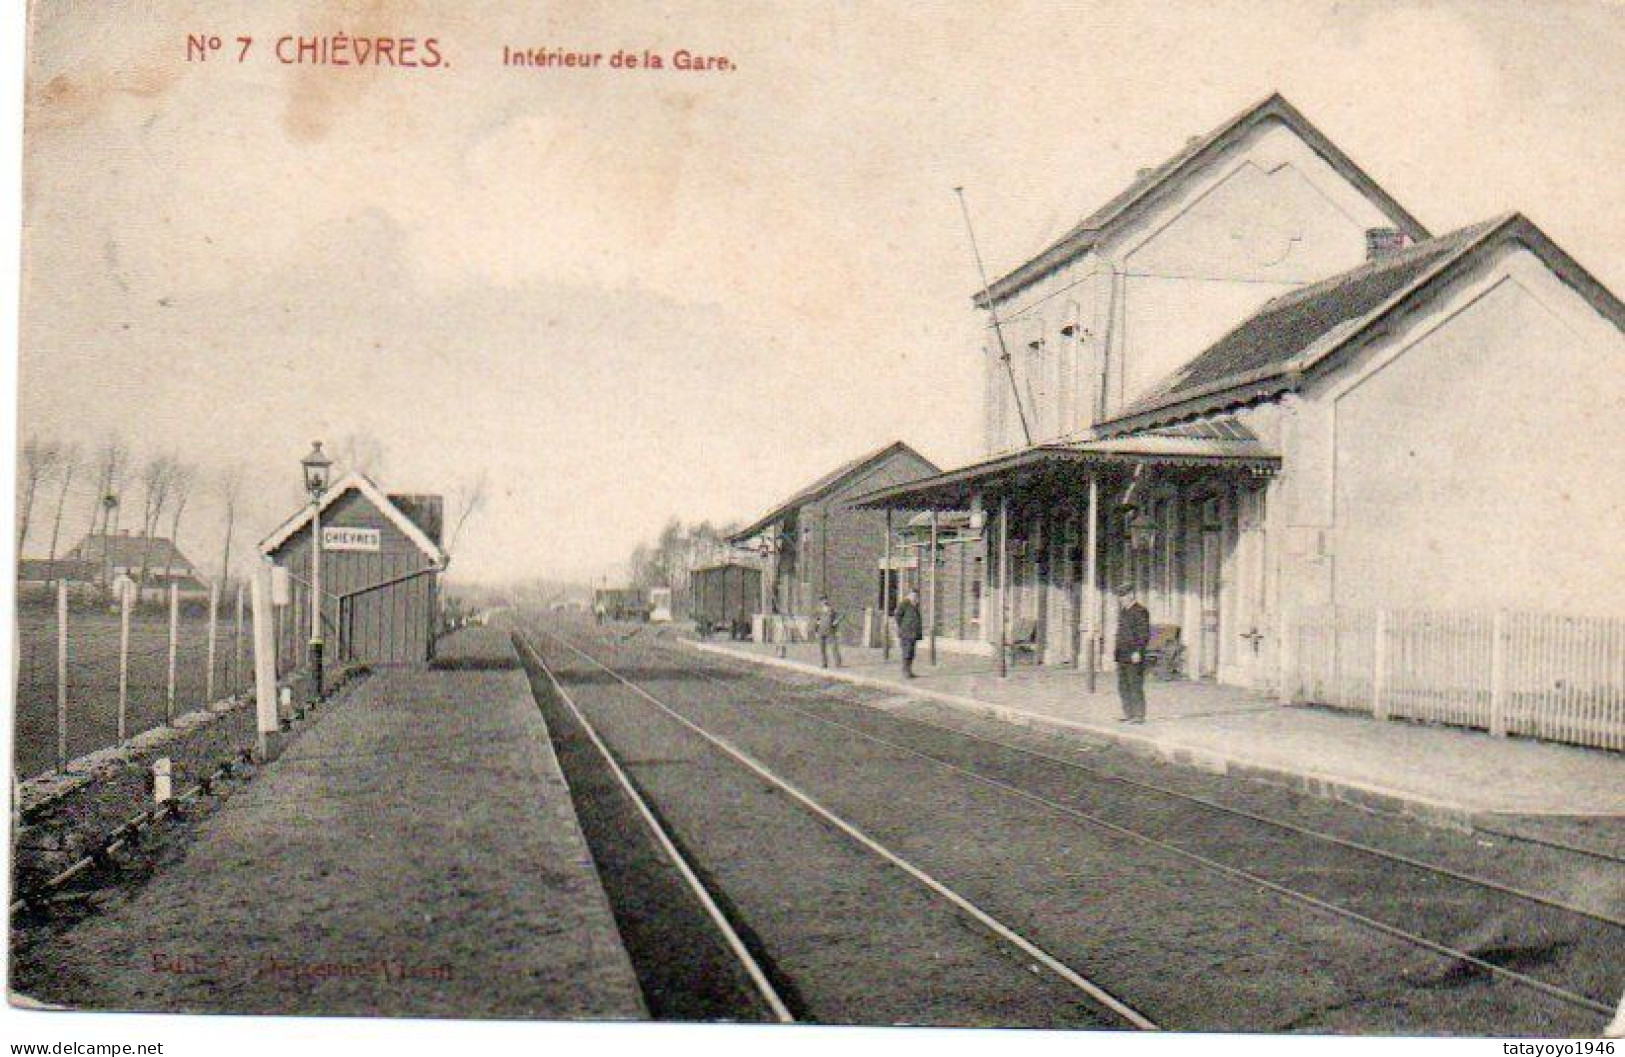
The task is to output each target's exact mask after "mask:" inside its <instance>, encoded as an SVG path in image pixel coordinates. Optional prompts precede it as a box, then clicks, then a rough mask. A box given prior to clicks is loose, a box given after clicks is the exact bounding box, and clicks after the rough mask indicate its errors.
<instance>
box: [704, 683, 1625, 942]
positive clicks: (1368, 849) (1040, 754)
mask: <svg viewBox="0 0 1625 1057" xmlns="http://www.w3.org/2000/svg"><path fill="white" fill-rule="evenodd" d="M718 670H721V671H725V672H728V673H729V674H745V675H747V676H748V677H750V678H756V679H761V680H763V681H767V682H773V683H776V684H778V685H781V686H783V687H785V688H787V689H790V690H794V691H797V692H798V693H801V694H805V695H809V696H812V697H815V698H818V699H820V700H822V701H827V702H830V703H832V704H835V705H838V706H841V707H843V708H848V709H865V710H867V711H869V712H871V713H874V714H876V715H880V716H884V717H885V718H886V720H887V721H888V722H895V723H902V724H907V725H909V726H912V727H920V728H927V729H930V730H933V731H938V732H941V733H943V734H946V735H950V736H952V737H955V738H963V739H967V740H970V741H975V742H978V743H980V744H984V745H988V746H990V747H993V748H996V749H998V750H1001V751H1004V752H1009V753H1014V754H1017V755H1020V756H1023V757H1027V758H1029V759H1034V760H1040V761H1043V762H1044V763H1046V764H1053V765H1055V766H1057V767H1062V768H1065V769H1066V770H1068V771H1069V772H1074V773H1079V774H1086V775H1088V776H1089V777H1090V778H1091V779H1094V780H1099V781H1103V782H1110V783H1113V784H1116V785H1121V786H1124V787H1127V788H1131V789H1135V790H1138V791H1142V792H1145V793H1149V794H1154V795H1156V796H1160V797H1167V798H1169V799H1172V800H1178V801H1181V802H1183V803H1187V804H1191V805H1195V806H1197V807H1200V808H1202V809H1204V810H1206V811H1211V812H1215V813H1218V814H1223V815H1227V816H1230V817H1232V818H1237V819H1244V820H1246V821H1248V822H1254V823H1258V824H1259V825H1262V826H1267V827H1270V828H1272V829H1276V830H1280V831H1283V832H1286V833H1292V834H1296V835H1298V836H1301V837H1305V838H1308V839H1310V840H1313V841H1315V842H1317V843H1320V844H1324V845H1328V846H1333V847H1337V848H1342V849H1345V850H1348V851H1352V852H1357V853H1359V854H1361V855H1365V856H1370V857H1372V858H1379V859H1383V860H1386V861H1388V862H1390V863H1393V864H1396V865H1400V866H1405V867H1409V868H1412V869H1416V870H1421V871H1425V872H1427V873H1430V874H1433V875H1435V876H1438V877H1443V878H1448V879H1450V880H1452V881H1456V882H1460V883H1463V884H1468V885H1472V886H1473V887H1475V888H1479V889H1483V890H1485V891H1491V892H1495V893H1498V894H1500V895H1505V896H1510V897H1513V898H1516V899H1520V900H1524V901H1527V902H1530V903H1536V904H1540V905H1542V906H1546V907H1550V908H1552V909H1554V910H1559V911H1562V912H1564V913H1568V914H1573V915H1576V916H1578V917H1585V918H1590V919H1592V920H1594V921H1597V922H1599V923H1601V924H1604V925H1609V926H1612V927H1615V928H1620V929H1625V918H1622V917H1620V916H1618V915H1614V914H1609V913H1605V912H1602V911H1598V910H1594V909H1591V908H1589V907H1583V906H1579V905H1577V904H1575V903H1573V902H1571V901H1568V900H1564V899H1559V898H1557V897H1555V896H1550V895H1543V894H1541V893H1538V892H1534V891H1531V890H1529V889H1526V888H1520V887H1518V886H1516V885H1509V884H1505V883H1503V882H1500V881H1496V880H1493V879H1491V878H1486V877H1481V876H1478V875H1475V874H1470V873H1466V872H1464V871H1461V870H1456V869H1452V868H1450V867H1448V866H1443V865H1440V864H1438V863H1431V862H1427V861H1425V860H1422V859H1419V858H1416V857H1415V856H1411V855H1405V854H1403V853H1401V852H1395V851H1393V850H1391V849H1387V848H1381V847H1378V846H1377V845H1374V844H1369V843H1367V842H1364V841H1357V840H1351V839H1349V838H1347V837H1340V836H1337V835H1336V834H1333V833H1327V832H1325V831H1323V830H1317V829H1314V828H1313V827H1310V826H1305V825H1302V824H1299V823H1296V822H1289V821H1287V820H1285V819H1281V818H1274V817H1271V816H1269V815H1262V814H1259V813H1258V812H1255V811H1248V810H1246V809H1244V808H1238V807H1236V806H1234V805H1231V804H1224V803H1221V802H1219V801H1217V800H1214V799H1212V798H1210V797H1205V796H1200V795H1197V794H1194V793H1189V792H1185V791H1184V790H1179V789H1174V788H1171V787H1169V786H1165V785H1160V784H1158V783H1156V782H1148V781H1144V780H1142V779H1136V778H1129V777H1126V776H1124V775H1121V774H1115V773H1113V772H1110V771H1106V770H1102V769H1100V768H1098V767H1090V766H1089V765H1087V764H1085V763H1081V762H1079V761H1078V760H1075V759H1068V758H1066V757H1063V756H1058V755H1056V754H1054V753H1047V752H1044V751H1042V750H1039V749H1034V748H1031V747H1029V746H1025V745H1016V744H1013V743H1011V742H1007V741H1003V740H1001V739H999V738H993V737H989V736H987V735H984V734H977V733H975V732H974V731H967V730H963V729H961V728H959V727H954V726H950V725H948V724H945V723H933V722H931V721H930V720H927V719H922V718H921V717H919V716H914V715H905V714H901V713H897V712H893V711H884V712H882V711H881V710H879V709H875V708H874V707H873V706H870V705H865V704H861V703H857V702H853V701H851V700H849V699H846V698H843V697H839V696H837V695H835V694H832V693H830V692H829V691H828V690H826V689H823V688H819V687H809V686H806V685H803V684H801V683H797V682H793V681H791V680H788V679H781V678H779V677H778V676H776V675H773V674H770V673H768V672H765V671H759V670H756V667H755V666H752V667H749V668H738V667H734V666H723V667H721V668H715V667H713V668H709V669H708V668H706V667H703V666H696V668H695V671H696V672H697V673H698V674H700V675H701V676H702V677H703V678H706V679H708V680H710V681H711V682H713V683H715V684H716V685H719V686H727V685H728V684H727V683H726V682H725V681H723V680H719V679H717V678H716V677H715V676H714V675H713V674H712V673H713V672H715V671H718ZM783 707H786V708H788V709H790V710H791V711H796V712H799V713H801V714H802V715H805V716H807V717H809V718H812V719H816V720H819V721H821V722H827V723H834V724H835V725H836V726H842V727H847V728H848V729H853V730H856V728H852V727H850V725H848V724H844V723H841V722H839V721H837V720H832V719H830V718H829V717H827V716H820V715H817V714H815V713H812V712H809V711H807V710H806V709H802V708H797V707H796V706H793V705H785V706H783ZM857 732H858V733H862V734H865V735H866V736H867V735H869V734H870V733H872V732H869V731H857ZM1506 836H1507V837H1508V838H1509V839H1513V840H1529V839H1528V838H1525V837H1521V836H1519V835H1517V834H1506ZM1529 842H1530V843H1545V842H1540V841H1532V840H1530V841H1529ZM1550 846H1552V847H1555V848H1556V849H1558V850H1561V851H1573V852H1574V853H1575V854H1579V855H1585V856H1588V857H1591V858H1602V859H1606V860H1608V861H1611V862H1616V863H1622V864H1625V861H1622V860H1620V859H1617V858H1614V857H1612V856H1606V855H1603V854H1602V853H1600V852H1597V851H1595V850H1592V849H1574V848H1572V847H1571V846H1569V845H1566V844H1553V845H1550ZM1622 940H1625V937H1622Z"/></svg>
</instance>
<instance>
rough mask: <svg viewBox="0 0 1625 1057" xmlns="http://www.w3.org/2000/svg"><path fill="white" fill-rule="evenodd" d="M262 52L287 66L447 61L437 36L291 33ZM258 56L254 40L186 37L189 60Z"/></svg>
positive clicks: (431, 65) (411, 65) (436, 65)
mask: <svg viewBox="0 0 1625 1057" xmlns="http://www.w3.org/2000/svg"><path fill="white" fill-rule="evenodd" d="M261 50H262V51H267V53H268V54H269V55H270V56H271V57H272V58H274V59H275V61H277V62H280V63H282V64H283V65H284V66H394V67H398V68H402V69H425V70H435V69H444V68H446V67H448V66H450V65H451V64H450V63H449V62H448V61H447V60H446V56H445V54H444V52H442V51H441V45H440V41H439V39H438V38H435V37H352V36H350V35H349V34H347V33H333V34H329V35H317V36H308V37H307V36H295V35H292V34H287V35H284V36H280V37H277V38H276V40H275V41H273V42H272V43H271V45H270V46H269V49H265V48H262V49H261ZM254 54H255V48H254V38H253V37H228V38H225V39H222V38H221V37H219V36H218V35H216V34H212V33H188V34H187V35H186V61H187V62H207V61H208V60H209V59H211V58H213V57H215V56H217V55H222V56H224V57H227V58H230V59H235V60H236V61H238V62H248V61H249V60H250V59H251V58H252V57H253V56H254Z"/></svg>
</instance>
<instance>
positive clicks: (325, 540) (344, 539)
mask: <svg viewBox="0 0 1625 1057" xmlns="http://www.w3.org/2000/svg"><path fill="white" fill-rule="evenodd" d="M378 544H379V532H378V530H377V529H369V528H332V527H327V528H323V529H322V550H324V551H373V552H376V551H377V550H378Z"/></svg>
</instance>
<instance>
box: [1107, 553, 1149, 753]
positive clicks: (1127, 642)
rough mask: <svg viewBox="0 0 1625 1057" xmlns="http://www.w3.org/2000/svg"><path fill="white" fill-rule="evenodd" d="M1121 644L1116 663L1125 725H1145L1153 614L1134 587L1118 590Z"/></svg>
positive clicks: (1115, 654)
mask: <svg viewBox="0 0 1625 1057" xmlns="http://www.w3.org/2000/svg"><path fill="white" fill-rule="evenodd" d="M1117 602H1118V606H1119V609H1118V612H1117V641H1116V644H1115V646H1114V647H1113V649H1112V659H1113V660H1115V661H1116V662H1117V696H1118V697H1119V698H1121V699H1122V702H1123V715H1122V719H1121V722H1123V723H1144V722H1145V651H1146V649H1147V648H1148V647H1149V646H1150V645H1151V614H1150V612H1149V611H1148V610H1147V609H1146V608H1145V607H1144V606H1142V605H1140V603H1139V600H1138V599H1136V598H1135V596H1134V585H1133V584H1123V585H1122V586H1120V587H1118V589H1117Z"/></svg>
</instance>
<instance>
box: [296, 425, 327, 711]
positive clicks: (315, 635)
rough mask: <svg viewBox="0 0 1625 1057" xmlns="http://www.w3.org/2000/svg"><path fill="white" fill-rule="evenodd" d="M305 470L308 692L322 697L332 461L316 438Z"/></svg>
mask: <svg viewBox="0 0 1625 1057" xmlns="http://www.w3.org/2000/svg"><path fill="white" fill-rule="evenodd" d="M299 465H300V466H302V467H304V471H305V492H306V493H307V494H309V496H310V680H311V694H312V696H313V697H315V698H318V699H319V698H320V697H321V696H322V496H323V495H325V494H326V493H327V484H328V478H329V477H330V476H331V474H332V470H333V460H332V459H330V458H328V457H327V454H326V453H325V452H323V451H322V442H321V441H319V440H318V441H316V442H315V445H314V446H313V447H312V448H311V449H310V454H309V455H306V456H305V457H304V458H303V459H301V460H299Z"/></svg>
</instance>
